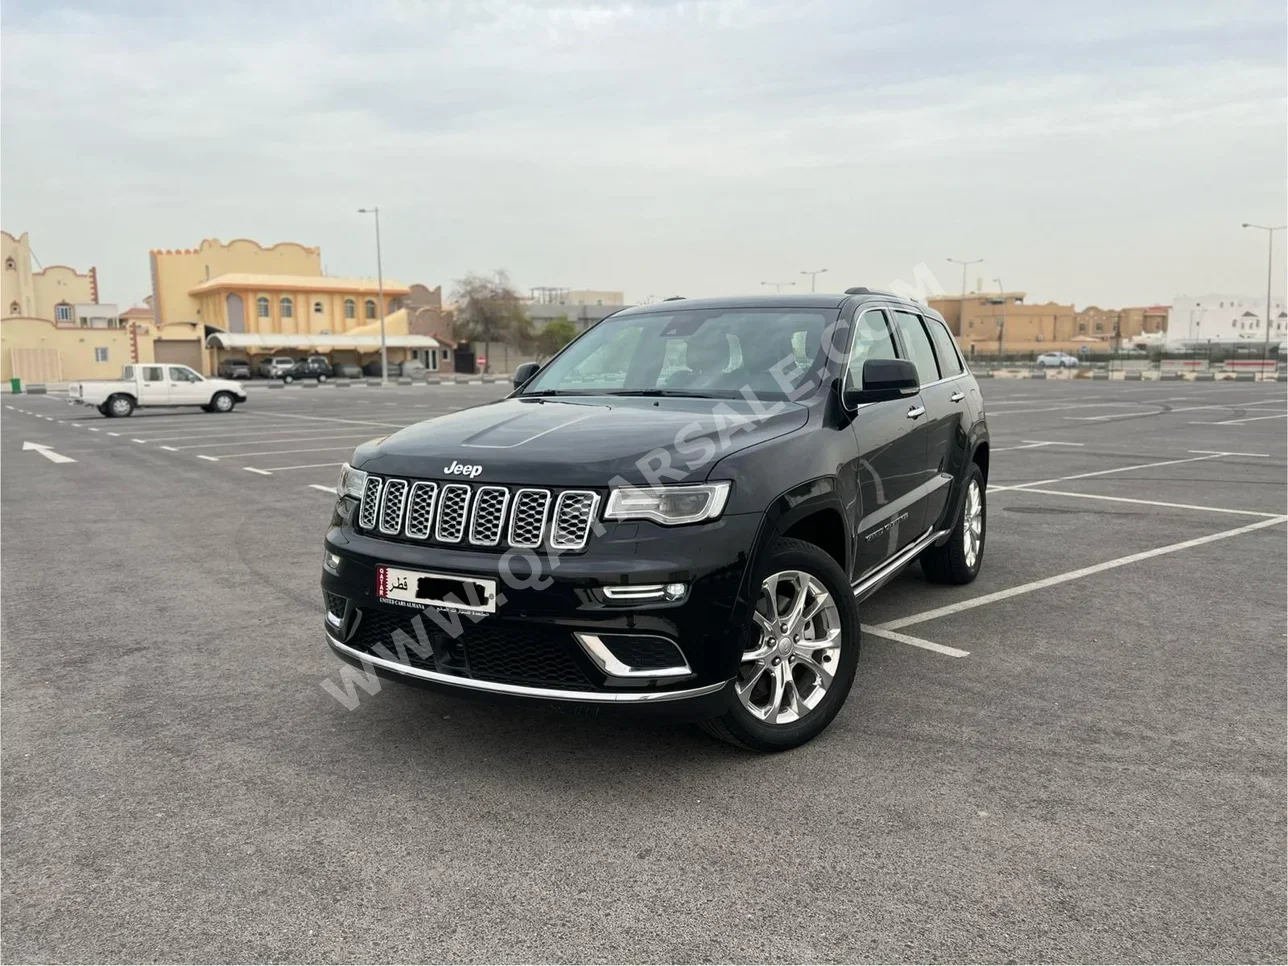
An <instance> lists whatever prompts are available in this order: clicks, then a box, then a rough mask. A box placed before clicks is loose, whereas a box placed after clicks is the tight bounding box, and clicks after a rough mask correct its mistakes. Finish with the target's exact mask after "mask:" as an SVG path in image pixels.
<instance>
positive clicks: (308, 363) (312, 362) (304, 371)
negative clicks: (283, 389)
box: [282, 356, 334, 382]
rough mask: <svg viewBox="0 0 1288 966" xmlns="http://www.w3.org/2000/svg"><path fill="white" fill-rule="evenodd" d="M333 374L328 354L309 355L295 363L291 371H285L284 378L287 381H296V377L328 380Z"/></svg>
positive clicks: (320, 380) (319, 380) (321, 380)
mask: <svg viewBox="0 0 1288 966" xmlns="http://www.w3.org/2000/svg"><path fill="white" fill-rule="evenodd" d="M332 375H334V370H332V368H331V362H330V360H329V359H327V357H326V356H309V357H308V358H306V359H301V360H299V361H298V362H297V363H295V367H294V368H293V369H291V371H290V372H286V373H283V374H282V379H283V380H285V381H286V382H294V381H295V380H296V379H316V380H317V381H318V382H326V381H327V380H328V379H330V378H331V376H332Z"/></svg>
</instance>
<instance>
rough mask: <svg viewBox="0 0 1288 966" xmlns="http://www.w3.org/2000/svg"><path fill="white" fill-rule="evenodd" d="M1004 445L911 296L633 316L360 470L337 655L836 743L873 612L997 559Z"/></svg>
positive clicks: (523, 691)
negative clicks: (993, 479) (988, 536)
mask: <svg viewBox="0 0 1288 966" xmlns="http://www.w3.org/2000/svg"><path fill="white" fill-rule="evenodd" d="M988 446H989V444H988V432H987V429H986V427H985V424H984V408H983V403H982V401H981V399H980V394H979V388H978V386H977V385H976V383H975V379H974V378H973V377H972V376H971V374H970V372H969V371H968V370H967V368H966V366H965V364H964V362H963V360H962V357H961V355H960V353H959V352H958V350H957V346H956V345H955V344H954V342H953V338H952V336H951V335H950V334H949V331H948V329H947V327H946V326H945V325H944V322H943V319H941V318H940V317H939V316H938V315H937V314H935V313H934V312H933V311H930V310H928V309H926V308H925V307H924V306H922V305H919V304H916V303H914V302H910V301H906V300H903V299H900V298H897V297H895V296H892V295H887V294H882V293H879V292H873V291H869V290H868V289H865V288H853V289H849V290H848V291H847V292H846V293H845V294H843V295H822V294H819V295H797V296H773V297H760V298H731V299H704V300H689V299H673V300H668V301H666V302H661V303H657V304H653V305H648V306H641V307H637V308H631V309H626V310H624V311H621V312H618V313H616V314H614V315H611V316H609V317H608V318H606V319H604V320H603V321H602V322H600V323H599V324H597V325H595V326H594V327H593V328H591V329H590V330H588V331H587V332H585V333H584V334H583V335H581V336H580V337H579V338H577V339H575V340H574V341H573V342H571V343H569V344H568V345H567V346H566V347H565V348H564V349H563V351H561V352H560V353H559V354H558V355H556V356H555V357H554V358H553V359H551V360H550V361H549V362H548V363H547V364H546V365H545V366H544V367H541V368H539V369H538V368H537V367H536V366H535V364H529V365H527V366H523V367H521V368H520V370H519V371H518V372H517V373H516V374H515V390H514V392H513V393H511V394H510V395H509V396H508V397H507V398H505V399H502V400H499V401H497V402H493V403H488V404H486V405H482V406H476V407H474V408H472V409H466V410H463V411H461V412H457V413H453V414H451V415H449V416H443V417H440V418H437V419H433V420H429V421H426V422H422V423H417V424H415V425H412V426H408V427H406V428H405V429H402V430H399V431H398V432H396V433H394V434H393V435H391V436H386V437H384V438H382V439H376V440H372V441H370V442H368V443H364V444H363V445H361V446H359V447H358V449H357V450H356V451H355V452H354V454H353V457H352V460H351V461H350V463H349V464H346V465H345V467H344V470H343V472H342V474H341V478H340V484H339V487H338V494H339V495H338V499H337V502H336V506H335V512H334V515H333V516H332V519H331V524H330V527H329V529H328V530H327V533H326V549H325V560H324V572H323V575H322V587H323V591H324V599H325V606H326V618H325V626H326V635H327V641H328V643H329V644H330V646H331V648H332V650H333V651H334V652H335V653H336V654H337V655H339V656H340V657H341V658H343V659H344V660H346V661H348V662H350V663H352V664H354V665H357V666H359V667H364V668H367V669H371V670H374V671H375V672H376V673H377V674H380V675H383V676H387V677H392V678H395V679H397V680H401V681H405V682H413V683H420V684H424V685H429V686H443V687H448V688H454V689H458V690H460V689H468V690H472V691H475V692H485V693H490V694H496V695H509V696H512V697H527V698H532V699H541V700H545V701H557V702H570V703H572V704H575V705H579V706H583V707H585V706H599V707H603V706H608V705H612V706H617V707H638V708H659V709H666V710H669V711H673V712H681V713H682V714H683V715H684V716H685V717H689V718H691V719H696V720H701V721H703V722H704V724H705V726H706V728H707V729H708V730H709V731H711V732H712V733H714V734H716V735H717V736H719V737H721V738H724V739H726V740H728V741H731V742H734V743H736V744H740V745H743V746H746V747H750V748H754V749H758V750H764V751H775V750H781V749H785V748H791V747H794V746H796V745H799V744H801V743H803V742H805V741H808V740H809V739H810V738H812V737H814V736H815V735H816V734H818V733H819V732H820V731H822V730H823V729H824V728H826V727H827V725H828V724H829V723H830V722H831V720H832V718H833V717H834V716H835V715H836V713H837V712H838V711H839V710H840V707H841V705H842V704H843V703H844V701H845V698H846V695H847V694H848V693H849V691H850V687H851V684H852V683H853V680H854V674H855V669H856V667H857V664H858V657H859V604H860V602H861V601H862V600H863V599H864V598H865V597H866V596H867V595H869V594H871V593H872V592H873V591H874V590H876V589H877V588H878V587H879V586H880V585H882V584H883V583H885V582H886V581H887V580H889V579H890V578H891V577H893V576H895V575H896V574H897V573H898V572H899V571H900V570H902V569H903V568H904V567H905V566H906V565H907V564H909V563H911V562H912V561H914V560H920V562H921V567H922V570H923V572H924V573H925V576H926V577H927V579H928V580H930V581H932V582H935V583H958V584H960V583H966V582H968V581H971V580H973V579H974V578H975V575H976V574H977V573H978V572H979V568H980V563H981V561H982V559H983V554H984V538H985V520H986V517H985V498H984V491H985V483H986V481H987V479H988V452H989V451H988Z"/></svg>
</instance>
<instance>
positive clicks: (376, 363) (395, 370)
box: [362, 359, 402, 379]
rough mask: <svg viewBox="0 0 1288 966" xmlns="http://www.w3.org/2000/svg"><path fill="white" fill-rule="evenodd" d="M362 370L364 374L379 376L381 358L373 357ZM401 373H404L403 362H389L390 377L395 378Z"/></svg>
mask: <svg viewBox="0 0 1288 966" xmlns="http://www.w3.org/2000/svg"><path fill="white" fill-rule="evenodd" d="M362 372H363V374H364V375H368V376H379V375H380V360H379V359H373V360H372V361H371V362H368V363H367V364H366V365H365V366H363V367H362ZM401 375H402V363H401V362H391V363H389V378H390V379H394V378H397V377H398V376H401Z"/></svg>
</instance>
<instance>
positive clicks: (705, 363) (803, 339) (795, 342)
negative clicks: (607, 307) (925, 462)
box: [522, 309, 836, 399]
mask: <svg viewBox="0 0 1288 966" xmlns="http://www.w3.org/2000/svg"><path fill="white" fill-rule="evenodd" d="M835 319H836V311H835V310H834V309H808V310H794V311H786V310H783V309H759V310H746V309H716V310H710V309H708V310H697V309H690V310H676V311H673V312H667V313H662V312H657V313H653V312H650V313H647V314H640V315H624V316H620V317H617V318H609V319H605V320H604V321H603V322H601V323H599V324H598V325H596V326H595V327H594V328H592V329H591V330H590V331H589V332H587V333H586V334H585V335H584V336H582V337H581V338H580V339H578V340H577V341H576V342H574V343H572V344H571V345H570V346H569V347H568V348H567V349H565V350H564V351H563V352H562V353H561V354H560V355H559V356H557V357H556V358H555V359H554V361H552V362H551V363H550V364H549V365H548V366H547V367H546V368H545V369H542V370H541V371H540V372H538V373H537V375H536V376H535V377H534V378H533V380H532V381H531V382H530V383H529V384H528V385H527V386H525V387H524V390H523V393H522V395H525V396H528V395H534V394H570V395H571V394H595V395H621V394H631V393H645V394H649V395H652V394H658V395H677V396H699V397H704V396H714V397H721V398H738V397H740V396H742V395H743V394H744V390H746V391H749V392H750V393H751V394H752V395H754V396H756V397H757V398H768V399H775V398H778V399H782V398H786V397H787V395H788V394H789V393H790V392H791V391H792V390H794V389H796V388H797V387H798V386H800V385H801V384H802V383H803V382H805V379H806V376H807V375H808V374H809V373H810V372H811V371H813V370H816V369H817V368H818V367H819V366H820V365H822V360H823V353H822V349H821V347H822V344H823V337H824V331H825V330H826V328H827V326H828V325H829V324H830V323H831V322H833V321H834V320H835Z"/></svg>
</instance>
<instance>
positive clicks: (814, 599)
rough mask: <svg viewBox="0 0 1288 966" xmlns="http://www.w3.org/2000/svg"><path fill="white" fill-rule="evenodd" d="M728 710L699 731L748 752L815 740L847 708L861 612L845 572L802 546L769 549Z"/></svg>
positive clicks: (820, 553) (798, 542)
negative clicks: (845, 704) (706, 732)
mask: <svg viewBox="0 0 1288 966" xmlns="http://www.w3.org/2000/svg"><path fill="white" fill-rule="evenodd" d="M764 574H765V576H764V577H763V578H762V580H761V584H760V595H759V598H758V599H757V601H756V605H755V609H754V610H753V612H752V617H751V625H750V626H749V627H748V628H747V629H746V644H745V647H744V650H743V653H742V661H741V662H740V664H739V668H738V675H737V677H736V678H735V679H734V680H733V681H732V682H731V683H730V685H729V689H728V691H727V692H726V693H727V695H728V699H729V705H728V709H727V710H726V711H725V713H724V714H723V715H721V716H720V717H718V718H715V719H713V720H711V721H706V722H703V725H702V726H703V728H705V729H706V730H707V731H708V732H709V733H711V734H712V735H715V736H716V737H717V738H720V739H722V740H724V741H727V742H729V743H730V744H734V745H738V746H740V747H743V748H749V749H751V750H753V751H786V750H788V749H790V748H796V747H798V746H800V745H803V744H805V742H807V741H809V740H810V739H812V738H814V737H815V736H816V735H818V734H820V733H821V732H822V731H823V729H825V728H826V727H827V726H828V725H829V724H831V723H832V719H833V718H835V717H836V715H837V712H839V711H840V710H841V706H842V705H843V704H844V703H845V699H846V696H847V695H848V694H849V693H850V687H851V685H852V684H853V683H854V673H855V670H856V669H857V668H858V662H859V609H858V605H857V604H856V603H855V601H854V593H853V591H852V590H851V588H850V582H849V580H847V579H846V576H845V572H844V571H843V570H842V569H841V568H840V566H839V565H838V564H837V562H836V561H835V560H833V559H832V557H831V555H829V554H828V553H826V552H825V551H824V550H822V549H821V548H819V547H818V546H816V545H814V544H812V543H807V542H805V541H804V540H791V539H784V540H780V541H779V542H778V543H777V544H776V545H775V546H774V548H773V549H772V550H771V551H770V554H769V557H768V559H767V560H766V563H765V567H764Z"/></svg>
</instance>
